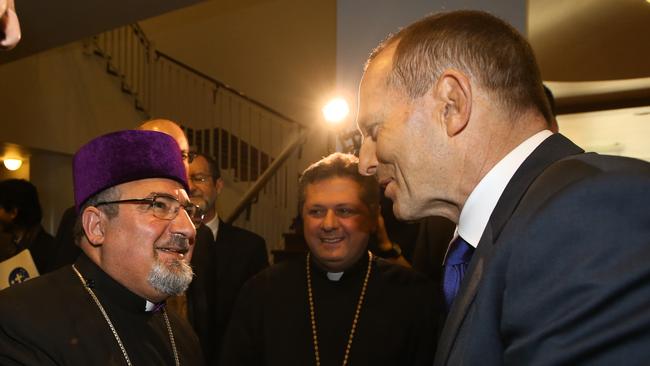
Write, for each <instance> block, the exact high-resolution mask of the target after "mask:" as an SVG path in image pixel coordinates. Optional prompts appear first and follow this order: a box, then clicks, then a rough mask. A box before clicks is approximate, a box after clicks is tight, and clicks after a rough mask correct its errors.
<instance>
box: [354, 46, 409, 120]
mask: <svg viewBox="0 0 650 366" xmlns="http://www.w3.org/2000/svg"><path fill="white" fill-rule="evenodd" d="M394 47H395V46H394V44H391V45H389V46H387V47H386V48H385V49H384V50H382V51H381V52H380V53H379V54H378V55H377V56H376V57H375V58H374V59H373V60H372V61H371V62H370V64H369V65H368V68H367V69H366V72H365V73H364V75H363V77H362V79H361V84H360V87H359V113H358V118H357V126H358V127H359V128H360V129H361V130H362V132H363V130H364V128H365V127H366V126H369V125H372V124H374V123H376V122H377V121H376V120H377V119H381V114H382V113H383V112H385V109H386V107H387V105H386V103H388V102H395V101H396V99H397V97H398V96H399V94H398V93H397V90H396V88H394V87H391V86H390V85H389V82H388V78H389V77H390V75H391V72H392V67H393V62H392V59H393V54H394V52H395V49H394Z"/></svg>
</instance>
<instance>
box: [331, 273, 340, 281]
mask: <svg viewBox="0 0 650 366" xmlns="http://www.w3.org/2000/svg"><path fill="white" fill-rule="evenodd" d="M341 277H343V272H327V279H329V280H330V281H338V280H340V279H341Z"/></svg>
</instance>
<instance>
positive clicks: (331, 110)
mask: <svg viewBox="0 0 650 366" xmlns="http://www.w3.org/2000/svg"><path fill="white" fill-rule="evenodd" d="M349 113H350V107H348V102H346V101H345V99H343V98H334V99H332V100H330V101H329V102H328V103H327V104H326V105H325V106H324V107H323V115H324V116H325V120H327V121H328V122H332V123H339V122H341V121H343V120H344V119H345V117H347V116H348V114H349Z"/></svg>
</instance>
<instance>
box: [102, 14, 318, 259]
mask: <svg viewBox="0 0 650 366" xmlns="http://www.w3.org/2000/svg"><path fill="white" fill-rule="evenodd" d="M90 45H92V46H93V47H94V49H93V50H92V51H93V53H95V54H97V55H99V56H101V57H103V58H104V59H105V60H106V65H107V70H108V71H109V72H110V73H111V74H113V75H116V76H118V77H120V78H121V80H122V90H123V91H125V92H127V93H130V94H131V95H133V97H134V100H135V106H136V108H138V109H139V110H141V111H142V112H143V113H144V114H145V115H146V116H147V117H148V118H151V117H154V116H155V117H165V118H170V119H173V120H175V121H178V122H181V123H182V124H183V126H184V127H185V130H186V132H187V134H188V138H189V139H190V144H192V143H194V145H195V146H196V147H197V148H198V149H199V150H200V152H204V153H208V154H210V155H213V156H214V155H219V160H220V163H221V164H222V173H223V174H224V177H226V178H228V177H230V176H231V175H232V178H231V179H229V181H231V182H233V184H236V185H238V187H233V188H235V191H238V190H245V191H246V192H245V193H244V195H243V197H242V198H241V199H240V200H239V202H237V203H236V204H234V209H233V210H232V211H231V212H230V213H229V214H227V215H226V221H227V222H233V221H237V224H238V225H240V226H244V227H247V228H249V229H251V230H253V231H257V232H258V234H260V235H262V236H263V237H265V239H266V240H267V243H268V244H269V248H268V249H269V250H273V249H277V248H278V247H277V246H274V244H275V241H280V238H281V234H282V232H283V231H284V230H287V229H288V227H289V226H290V224H291V219H292V218H293V216H295V208H296V207H297V204H296V201H297V197H295V194H293V193H294V192H295V191H296V187H295V186H296V185H297V175H298V172H297V169H298V168H297V167H298V163H297V161H298V158H297V157H296V156H295V152H296V150H298V148H299V147H300V146H301V145H302V144H303V143H304V136H305V135H306V133H307V131H308V130H310V128H309V126H308V125H305V124H303V123H300V122H298V121H296V120H294V119H292V118H290V117H288V116H286V115H285V114H283V113H280V112H278V111H277V110H275V109H273V108H271V107H269V106H267V105H265V104H264V103H261V102H259V101H257V100H255V99H253V98H251V97H249V96H247V95H245V94H243V93H242V92H240V91H238V90H236V89H234V88H232V87H231V86H228V85H226V84H225V83H223V82H221V81H219V80H216V79H215V78H213V77H211V76H209V75H206V74H204V73H202V72H200V71H198V70H196V69H194V68H192V67H190V66H189V65H187V64H185V63H183V62H181V61H179V60H177V59H175V58H173V57H171V56H169V55H167V54H165V53H163V52H160V51H158V50H155V49H154V47H153V45H152V43H151V41H150V40H149V39H148V38H147V36H146V35H145V33H144V32H143V30H142V29H141V28H140V26H139V25H137V24H133V25H129V26H124V27H121V28H118V29H115V30H112V31H108V32H105V33H102V34H100V35H97V36H95V37H93V42H92V43H90ZM290 159H291V160H290ZM223 170H225V171H223ZM255 178H257V179H256V180H255V181H254V182H253V179H255ZM243 186H246V187H245V188H244V187H243ZM231 197H232V196H231ZM231 203H235V202H234V201H232V202H231ZM253 204H255V206H252V205H253ZM229 207H233V206H229ZM251 207H256V208H255V209H254V210H252V211H251V209H250V208H251ZM247 209H249V210H247ZM269 210H273V213H274V214H273V215H270V214H269V212H270V211H269ZM244 211H247V213H248V214H247V219H246V220H243V221H241V220H240V219H239V217H240V216H241V213H242V212H244ZM222 214H223V213H222ZM251 216H253V219H250V220H249V219H248V217H251ZM271 220H273V221H271Z"/></svg>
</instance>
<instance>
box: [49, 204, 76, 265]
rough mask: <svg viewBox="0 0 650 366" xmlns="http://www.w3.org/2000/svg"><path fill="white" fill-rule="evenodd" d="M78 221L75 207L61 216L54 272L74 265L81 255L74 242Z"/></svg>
mask: <svg viewBox="0 0 650 366" xmlns="http://www.w3.org/2000/svg"><path fill="white" fill-rule="evenodd" d="M76 221H77V211H76V210H75V207H74V206H72V207H68V209H66V210H65V211H64V212H63V215H62V216H61V221H59V227H58V229H57V230H56V237H55V238H54V242H55V248H56V249H55V253H54V255H53V259H52V260H53V263H52V270H55V269H58V268H61V267H63V266H66V265H70V264H72V263H74V261H76V260H77V258H78V257H79V254H81V249H80V248H79V246H78V245H77V244H75V242H74V224H75V222H76Z"/></svg>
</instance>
